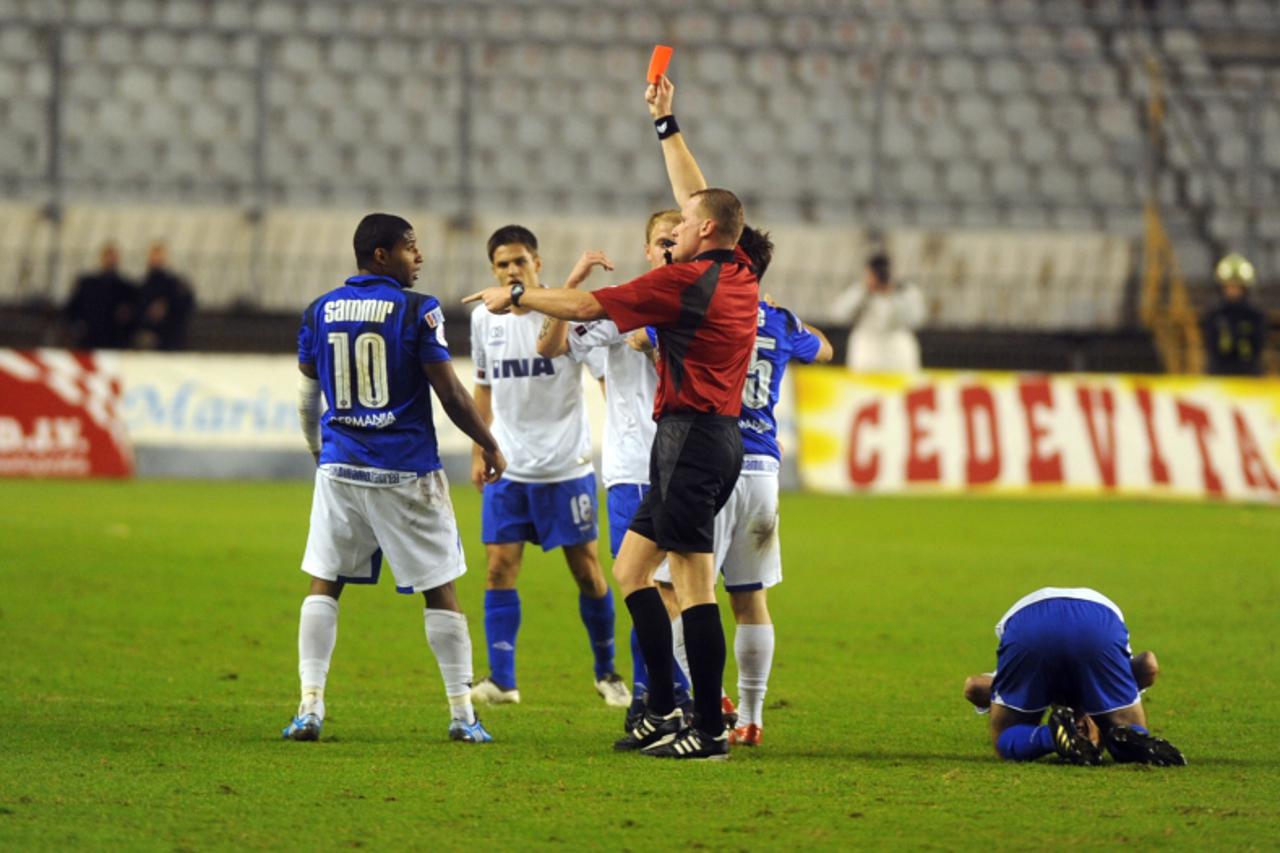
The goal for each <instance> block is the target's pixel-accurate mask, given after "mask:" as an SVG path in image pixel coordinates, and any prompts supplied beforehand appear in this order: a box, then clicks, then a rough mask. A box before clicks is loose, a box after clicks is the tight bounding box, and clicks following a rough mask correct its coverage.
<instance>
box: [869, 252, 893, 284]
mask: <svg viewBox="0 0 1280 853" xmlns="http://www.w3.org/2000/svg"><path fill="white" fill-rule="evenodd" d="M867 269H869V270H871V271H872V272H873V273H875V274H876V278H878V279H880V280H881V281H883V282H884V283H885V284H888V283H889V256H888V254H886V253H885V252H876V253H874V254H873V255H872V256H871V257H869V258H867Z"/></svg>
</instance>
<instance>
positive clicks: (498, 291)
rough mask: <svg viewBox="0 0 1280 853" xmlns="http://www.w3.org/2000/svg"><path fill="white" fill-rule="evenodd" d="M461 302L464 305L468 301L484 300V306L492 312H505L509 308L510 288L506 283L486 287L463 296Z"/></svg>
mask: <svg viewBox="0 0 1280 853" xmlns="http://www.w3.org/2000/svg"><path fill="white" fill-rule="evenodd" d="M462 302H463V304H464V305H465V304H466V303H468V302H484V307H485V308H488V309H489V310H490V311H491V312H493V313H494V314H505V313H507V312H508V311H510V310H511V288H510V287H508V286H506V285H504V286H502V287H486V288H485V289H484V290H477V291H476V292H475V293H473V294H471V295H470V296H464V297H463V298H462Z"/></svg>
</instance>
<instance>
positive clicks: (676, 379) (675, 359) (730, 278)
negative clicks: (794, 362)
mask: <svg viewBox="0 0 1280 853" xmlns="http://www.w3.org/2000/svg"><path fill="white" fill-rule="evenodd" d="M594 296H595V297H596V299H597V300H599V302H600V305H601V306H602V307H603V308H604V310H605V313H606V314H608V315H609V319H610V320H612V321H613V322H614V323H615V324H617V326H618V329H619V330H620V331H623V332H629V331H631V330H632V329H638V328H640V327H641V326H653V327H654V328H655V329H657V330H658V350H659V354H660V358H659V360H658V393H657V397H656V398H655V399H654V401H653V417H654V419H655V420H657V419H659V418H661V417H662V416H663V415H669V414H694V413H703V414H716V415H728V416H731V417H737V416H738V415H739V413H740V412H741V410H742V386H743V385H744V384H745V383H746V380H747V368H748V367H749V366H750V364H751V356H752V353H753V351H754V350H755V345H756V318H757V310H758V304H759V300H760V283H759V281H758V280H757V279H756V276H755V273H753V272H752V271H751V268H750V262H749V260H748V258H747V255H746V253H745V252H743V251H742V249H741V248H739V247H736V246H735V247H734V248H732V249H714V250H712V251H709V252H703V253H702V254H700V255H698V256H697V257H696V258H694V259H693V260H692V261H688V262H685V263H679V264H668V265H667V266H665V267H659V268H658V269H656V270H651V271H650V272H648V273H646V274H644V275H642V276H640V277H639V278H637V279H633V280H631V281H629V282H627V283H626V284H620V285H618V286H616V287H606V288H602V289H600V290H597V291H595V292H594Z"/></svg>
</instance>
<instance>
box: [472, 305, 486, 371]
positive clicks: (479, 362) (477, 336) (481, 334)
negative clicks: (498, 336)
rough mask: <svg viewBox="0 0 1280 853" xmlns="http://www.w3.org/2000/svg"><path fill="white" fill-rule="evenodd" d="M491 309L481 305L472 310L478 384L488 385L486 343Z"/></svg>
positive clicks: (473, 348)
mask: <svg viewBox="0 0 1280 853" xmlns="http://www.w3.org/2000/svg"><path fill="white" fill-rule="evenodd" d="M490 316H491V315H490V314H489V309H488V308H485V307H484V305H480V306H479V307H477V308H476V310H474V311H472V312H471V361H472V362H474V364H475V366H476V384H477V385H488V384H489V375H488V361H487V360H486V356H485V343H486V342H487V340H488V338H489V317H490Z"/></svg>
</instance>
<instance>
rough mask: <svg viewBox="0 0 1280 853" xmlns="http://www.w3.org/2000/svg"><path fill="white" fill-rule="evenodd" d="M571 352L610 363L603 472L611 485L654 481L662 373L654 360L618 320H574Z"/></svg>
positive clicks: (606, 368) (606, 375)
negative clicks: (636, 345)
mask: <svg viewBox="0 0 1280 853" xmlns="http://www.w3.org/2000/svg"><path fill="white" fill-rule="evenodd" d="M569 353H570V355H572V356H573V357H574V358H575V359H578V360H579V361H585V360H587V359H590V358H592V357H599V358H601V359H602V360H603V362H604V398H605V418H604V450H603V455H602V458H601V460H600V463H601V464H600V469H601V470H600V473H601V475H602V477H603V479H604V485H605V488H609V487H610V486H615V485H618V484H620V483H642V484H643V483H648V482H649V451H650V449H651V448H652V446H653V436H654V432H655V430H656V429H657V425H656V424H655V423H654V421H653V398H654V395H655V394H656V393H657V388H658V373H657V370H656V369H655V368H654V366H653V362H651V361H650V360H649V357H648V356H646V355H645V354H644V353H641V352H637V351H636V350H633V349H631V347H629V346H628V345H627V336H626V335H624V334H622V332H620V331H618V326H617V324H615V323H614V322H613V321H612V320H594V321H592V322H589V323H574V324H573V325H571V326H570V327H569ZM593 372H594V371H593Z"/></svg>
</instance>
